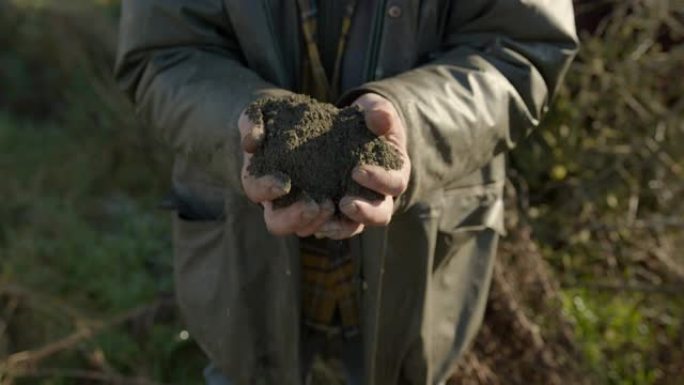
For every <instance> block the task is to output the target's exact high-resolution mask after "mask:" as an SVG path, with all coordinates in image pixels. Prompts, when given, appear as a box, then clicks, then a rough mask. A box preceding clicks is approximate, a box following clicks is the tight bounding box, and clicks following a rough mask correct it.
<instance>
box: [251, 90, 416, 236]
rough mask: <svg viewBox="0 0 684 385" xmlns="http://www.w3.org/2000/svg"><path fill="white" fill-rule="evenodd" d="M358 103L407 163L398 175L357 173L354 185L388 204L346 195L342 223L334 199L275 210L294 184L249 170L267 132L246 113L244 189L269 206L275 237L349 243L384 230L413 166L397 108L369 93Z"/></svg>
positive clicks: (365, 169) (370, 170)
mask: <svg viewBox="0 0 684 385" xmlns="http://www.w3.org/2000/svg"><path fill="white" fill-rule="evenodd" d="M354 104H357V105H359V106H360V107H361V109H362V110H363V111H364V114H365V119H366V125H367V126H368V128H369V129H370V130H371V131H372V132H373V133H374V134H375V135H377V136H379V137H381V138H383V139H384V140H386V141H387V142H388V143H390V144H391V145H393V146H394V147H395V148H396V149H397V150H398V151H399V154H400V156H401V157H402V161H403V162H402V167H401V169H399V170H386V169H384V168H382V167H379V166H370V165H362V166H359V167H357V168H356V169H354V170H353V172H352V178H353V179H354V181H356V182H357V183H359V184H360V185H362V186H364V187H367V188H369V189H371V190H374V191H376V192H378V193H380V194H381V195H384V199H382V200H378V201H369V200H366V199H363V198H360V197H355V196H345V197H343V198H342V199H341V200H340V204H339V209H340V212H341V213H343V214H344V217H341V218H340V217H335V216H334V215H333V214H334V213H335V207H334V205H333V203H332V201H330V200H326V201H324V202H321V203H317V202H315V201H314V200H312V199H310V198H305V199H302V200H300V201H298V202H296V203H294V204H293V205H291V206H288V207H285V208H280V209H274V208H273V203H272V201H273V200H274V199H277V198H279V197H282V196H284V195H286V194H287V193H289V191H290V188H291V184H290V181H289V179H288V177H287V176H286V175H278V176H276V175H266V176H261V177H254V176H252V175H251V174H250V173H249V172H248V171H247V168H248V166H249V162H250V159H251V157H252V154H253V153H254V152H255V151H256V150H257V149H258V148H259V145H260V144H261V141H262V140H263V137H264V128H263V127H262V126H261V125H258V124H255V123H254V122H252V121H251V120H250V119H249V118H248V117H247V116H246V114H245V113H244V112H243V113H242V114H241V115H240V119H239V122H238V126H239V128H240V135H241V137H242V150H243V156H244V161H243V167H242V176H241V179H242V187H243V189H244V191H245V194H246V195H247V197H248V198H249V199H250V200H251V201H252V202H254V203H259V204H261V205H262V206H263V207H264V221H265V222H266V226H267V228H268V230H269V231H270V232H271V233H272V234H274V235H297V236H300V237H307V236H310V235H316V236H317V237H319V238H331V239H346V238H350V237H352V236H354V235H357V234H360V233H361V232H363V230H364V229H365V227H366V226H385V225H387V224H389V222H390V221H391V219H392V214H393V213H394V198H395V197H397V196H399V195H401V194H402V193H403V192H404V191H405V190H406V187H407V186H408V181H409V177H410V174H411V163H410V160H409V157H408V153H407V150H406V127H404V124H403V123H402V121H401V119H400V118H399V114H398V113H397V111H396V109H395V107H394V106H393V105H392V103H391V102H389V101H388V100H387V99H385V98H383V97H382V96H380V95H378V94H373V93H367V94H364V95H362V96H361V97H359V98H358V99H356V101H354Z"/></svg>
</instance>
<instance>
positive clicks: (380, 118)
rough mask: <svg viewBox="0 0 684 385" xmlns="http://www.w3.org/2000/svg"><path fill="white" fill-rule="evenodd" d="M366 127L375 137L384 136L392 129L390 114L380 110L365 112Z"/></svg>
mask: <svg viewBox="0 0 684 385" xmlns="http://www.w3.org/2000/svg"><path fill="white" fill-rule="evenodd" d="M366 126H368V129H369V130H371V132H372V133H374V134H375V135H377V136H384V135H385V134H386V133H387V131H389V130H390V128H391V127H392V114H391V113H390V112H389V111H387V110H385V109H382V108H377V107H376V108H373V109H371V110H368V111H366Z"/></svg>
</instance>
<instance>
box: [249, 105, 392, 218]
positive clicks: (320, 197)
mask: <svg viewBox="0 0 684 385" xmlns="http://www.w3.org/2000/svg"><path fill="white" fill-rule="evenodd" d="M246 113H247V116H248V117H249V118H250V119H251V120H252V121H253V122H254V123H257V124H258V123H262V124H263V126H264V130H265V137H264V141H263V143H262V144H261V146H260V148H259V149H258V150H257V151H256V152H255V153H254V156H253V157H252V160H251V164H250V165H249V167H248V168H247V171H248V172H249V173H250V174H252V175H254V176H257V177H259V176H264V175H268V174H275V175H278V174H279V173H283V174H286V175H287V176H289V177H290V179H291V182H292V189H291V190H290V193H289V194H288V195H286V196H284V197H282V198H280V199H278V200H276V201H275V202H274V205H275V207H285V206H289V205H290V204H292V203H294V202H295V201H297V200H298V199H301V198H303V196H304V195H303V194H304V193H305V194H308V196H309V197H311V198H312V199H314V200H315V201H317V202H322V201H324V200H326V199H332V201H333V202H334V203H335V205H337V203H338V202H339V201H340V199H341V198H342V197H343V196H345V195H354V196H360V197H363V198H365V199H369V200H377V199H382V196H381V195H380V194H378V193H376V192H374V191H371V190H369V189H366V188H364V187H362V186H360V185H359V184H357V183H356V182H354V181H353V180H352V178H351V172H352V170H353V169H354V167H356V166H358V165H362V164H370V165H378V166H382V167H385V168H386V169H388V170H389V169H394V170H396V169H399V168H401V166H402V159H401V157H400V155H399V152H398V151H397V150H396V149H395V148H394V147H392V146H391V145H390V144H388V143H386V142H385V141H384V140H382V139H380V138H378V137H377V136H375V135H374V134H373V133H372V132H371V131H370V130H369V129H368V128H367V127H366V123H365V120H364V116H363V113H362V112H361V110H360V109H359V108H358V107H357V106H351V107H346V108H343V109H338V108H336V107H335V106H333V105H332V104H327V103H319V102H317V101H315V100H314V99H311V98H309V97H308V96H304V95H293V96H289V97H285V98H263V99H260V100H257V101H256V102H254V103H252V104H251V105H250V106H249V107H248V108H247V111H246Z"/></svg>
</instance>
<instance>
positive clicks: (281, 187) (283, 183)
mask: <svg viewBox="0 0 684 385" xmlns="http://www.w3.org/2000/svg"><path fill="white" fill-rule="evenodd" d="M238 126H239V128H240V135H241V137H242V150H243V162H242V175H241V180H242V188H243V189H244V191H245V194H246V195H247V198H248V199H249V200H251V201H252V202H254V203H258V204H261V205H262V206H263V207H264V221H265V223H266V227H267V228H268V231H269V232H271V233H272V234H274V235H293V234H294V235H297V236H300V237H307V236H310V235H312V234H314V233H317V232H319V231H320V230H321V227H322V226H323V225H325V224H326V223H328V222H329V221H330V220H331V218H332V216H333V214H334V213H335V206H334V205H333V203H332V201H330V200H328V201H325V202H322V203H317V202H315V201H314V200H313V199H311V198H309V197H307V196H304V198H303V199H300V200H299V201H297V202H295V203H294V204H292V205H290V206H287V207H284V208H278V209H276V208H274V206H273V200H275V199H277V198H280V197H282V196H284V195H287V194H288V193H289V192H290V189H291V183H290V179H289V177H288V176H287V175H284V174H278V175H265V176H261V177H255V176H253V175H252V174H250V173H249V171H247V169H248V167H249V164H250V161H251V158H252V154H253V153H254V152H255V151H256V150H257V149H258V148H259V146H260V145H261V142H262V141H263V139H264V136H265V131H264V127H263V125H261V124H256V123H254V122H253V121H252V120H251V119H249V117H247V115H246V114H245V112H244V111H243V112H242V114H241V115H240V119H239V121H238ZM304 195H305V194H304Z"/></svg>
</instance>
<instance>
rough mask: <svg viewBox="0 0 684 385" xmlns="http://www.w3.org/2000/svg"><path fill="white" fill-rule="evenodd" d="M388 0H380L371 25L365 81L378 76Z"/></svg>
mask: <svg viewBox="0 0 684 385" xmlns="http://www.w3.org/2000/svg"><path fill="white" fill-rule="evenodd" d="M386 4H387V0H378V3H377V6H376V8H375V14H374V16H373V24H372V26H371V43H370V44H369V47H368V52H367V55H366V68H365V71H364V75H365V76H364V77H365V81H373V80H376V78H377V75H378V74H377V67H378V58H379V56H380V48H381V45H382V44H381V42H382V31H383V28H384V26H385V17H384V16H385V7H386Z"/></svg>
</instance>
